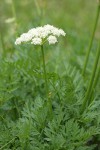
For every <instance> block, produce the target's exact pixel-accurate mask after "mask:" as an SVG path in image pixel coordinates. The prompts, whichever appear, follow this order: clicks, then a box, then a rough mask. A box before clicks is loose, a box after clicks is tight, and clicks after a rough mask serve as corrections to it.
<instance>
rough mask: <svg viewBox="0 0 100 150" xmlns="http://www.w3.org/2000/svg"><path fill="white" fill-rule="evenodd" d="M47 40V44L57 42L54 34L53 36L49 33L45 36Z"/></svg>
mask: <svg viewBox="0 0 100 150" xmlns="http://www.w3.org/2000/svg"><path fill="white" fill-rule="evenodd" d="M47 40H48V42H49V44H55V43H57V42H58V41H57V38H56V37H55V36H53V35H50V36H49V37H48V38H47Z"/></svg>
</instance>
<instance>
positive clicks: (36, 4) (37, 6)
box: [34, 0, 41, 16]
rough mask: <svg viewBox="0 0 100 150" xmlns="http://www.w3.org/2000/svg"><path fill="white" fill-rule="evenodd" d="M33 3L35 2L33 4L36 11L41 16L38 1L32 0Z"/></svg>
mask: <svg viewBox="0 0 100 150" xmlns="http://www.w3.org/2000/svg"><path fill="white" fill-rule="evenodd" d="M34 3H35V6H36V8H37V12H38V15H39V16H41V9H40V6H39V4H38V1H37V0H34Z"/></svg>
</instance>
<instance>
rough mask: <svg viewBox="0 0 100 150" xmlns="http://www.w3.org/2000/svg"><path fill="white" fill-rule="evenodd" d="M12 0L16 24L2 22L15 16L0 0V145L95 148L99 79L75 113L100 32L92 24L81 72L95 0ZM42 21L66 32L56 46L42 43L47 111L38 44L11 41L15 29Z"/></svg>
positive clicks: (1, 149)
mask: <svg viewBox="0 0 100 150" xmlns="http://www.w3.org/2000/svg"><path fill="white" fill-rule="evenodd" d="M12 1H13V4H14V5H13V7H14V9H15V13H16V19H17V24H16V21H14V22H11V23H6V22H7V19H9V18H13V17H15V15H14V14H13V12H12V2H11V1H10V0H0V12H1V13H0V17H1V18H0V150H100V144H99V143H100V79H99V80H98V82H97V85H96V88H95V89H93V92H92V97H90V101H91V102H92V103H91V104H90V105H89V106H88V107H87V108H86V109H85V111H84V112H83V114H81V113H80V109H81V106H82V103H83V99H84V96H85V93H86V91H87V87H88V83H89V82H88V81H89V79H90V74H91V71H92V67H93V62H94V59H95V57H94V56H95V51H96V48H97V39H98V38H99V33H100V28H99V25H98V27H97V33H96V34H95V39H94V43H93V47H92V49H91V54H90V59H89V63H88V66H87V70H86V76H84V77H83V76H82V74H81V72H82V67H83V64H84V60H85V59H84V58H85V53H86V51H87V47H88V42H89V38H90V33H91V29H92V26H93V20H94V16H95V9H96V2H94V0H88V1H87V0H75V2H74V0H61V1H60V0H51V1H49V0H46V1H45V0H44V1H42V0H36V2H38V3H34V2H35V1H33V0H30V1H28V0H24V1H17V0H12ZM39 11H40V12H41V14H39ZM90 12H91V13H90ZM48 23H50V24H54V25H55V26H57V27H59V28H60V27H61V28H63V29H64V31H65V32H66V33H67V36H66V37H65V39H63V40H61V41H59V44H57V45H56V46H53V47H52V46H48V45H45V46H44V52H45V61H46V70H47V80H48V89H49V92H48V97H49V100H51V103H52V114H50V111H49V104H48V100H47V97H46V94H45V93H46V90H45V81H44V75H43V68H42V58H41V51H40V47H33V46H32V45H31V46H30V45H29V44H26V45H22V46H21V47H19V46H15V45H14V41H15V37H16V36H18V35H19V34H20V33H23V32H25V31H27V30H28V29H30V28H33V27H36V26H38V25H40V24H43V25H44V24H48ZM99 24H100V22H99Z"/></svg>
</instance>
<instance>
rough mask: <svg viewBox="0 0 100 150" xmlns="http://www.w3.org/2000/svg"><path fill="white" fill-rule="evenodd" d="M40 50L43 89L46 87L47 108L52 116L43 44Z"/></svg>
mask: <svg viewBox="0 0 100 150" xmlns="http://www.w3.org/2000/svg"><path fill="white" fill-rule="evenodd" d="M41 52H42V58H43V71H44V79H45V89H46V97H47V100H48V103H49V109H50V116H52V102H51V99H50V98H49V96H48V94H49V91H48V82H47V73H46V67H45V57H44V49H43V45H41Z"/></svg>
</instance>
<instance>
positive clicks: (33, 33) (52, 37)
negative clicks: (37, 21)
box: [15, 25, 66, 45]
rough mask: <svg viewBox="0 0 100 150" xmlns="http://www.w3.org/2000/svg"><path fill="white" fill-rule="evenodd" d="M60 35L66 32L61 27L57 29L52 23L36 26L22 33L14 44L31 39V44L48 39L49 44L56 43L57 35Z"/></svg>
mask: <svg viewBox="0 0 100 150" xmlns="http://www.w3.org/2000/svg"><path fill="white" fill-rule="evenodd" d="M60 35H62V36H65V35H66V33H65V32H64V31H63V30H62V29H58V28H56V27H54V26H52V25H45V26H41V27H37V28H33V29H30V30H29V31H28V32H27V33H23V34H22V35H21V36H20V37H18V38H17V39H16V41H15V44H16V45H19V44H21V43H23V42H29V41H31V44H34V45H42V44H43V43H44V42H46V41H48V42H49V44H55V43H57V42H58V41H57V37H59V36H60Z"/></svg>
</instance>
